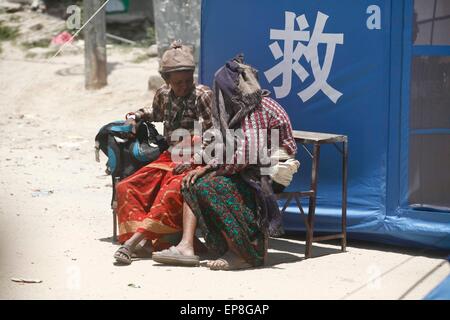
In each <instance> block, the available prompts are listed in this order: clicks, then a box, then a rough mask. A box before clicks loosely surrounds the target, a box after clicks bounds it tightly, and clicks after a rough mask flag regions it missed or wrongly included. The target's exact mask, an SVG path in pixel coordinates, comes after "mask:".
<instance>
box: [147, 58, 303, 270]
mask: <svg viewBox="0 0 450 320" xmlns="http://www.w3.org/2000/svg"><path fill="white" fill-rule="evenodd" d="M212 114H213V123H214V128H215V129H216V130H217V131H219V132H220V133H221V135H222V136H226V135H227V130H229V129H233V130H236V129H238V130H242V131H241V133H242V136H241V138H239V137H238V136H234V144H235V147H236V146H237V148H236V149H235V151H234V153H233V154H232V155H231V156H230V155H229V154H228V155H227V154H226V152H225V158H227V157H228V159H229V160H230V159H231V161H223V160H224V159H221V158H220V157H218V156H217V154H216V157H215V158H214V160H213V161H210V162H209V164H208V165H207V166H205V167H198V168H197V169H196V170H193V171H191V172H189V173H188V174H187V175H186V176H185V177H184V178H183V189H182V193H183V197H184V204H183V237H182V240H181V242H180V243H179V244H178V245H177V246H176V247H171V248H169V249H167V250H163V251H160V252H157V253H155V254H154V255H153V260H154V261H156V262H160V263H165V264H172V265H173V264H174V265H187V266H195V265H199V257H198V256H196V255H195V254H194V250H193V239H194V234H195V229H196V227H197V226H199V227H200V229H201V231H202V232H203V235H204V239H205V243H206V246H207V247H208V248H209V249H211V250H212V251H213V252H216V253H217V254H218V255H219V256H220V258H219V259H217V260H213V261H210V262H209V263H208V266H209V268H210V269H212V270H233V269H242V268H249V267H257V266H261V265H263V264H264V262H265V259H266V253H267V239H268V235H269V234H270V235H280V234H281V233H282V232H283V231H282V228H281V217H280V211H279V208H278V204H277V201H276V197H275V195H274V193H273V185H274V181H272V178H271V176H270V172H271V171H270V170H269V171H265V172H264V171H262V170H261V169H263V164H262V163H261V161H259V159H258V161H257V162H256V163H252V161H251V159H252V157H253V158H254V154H252V153H254V152H257V153H258V152H259V150H261V149H263V148H269V149H271V153H272V154H280V153H282V154H283V155H284V156H285V157H286V158H289V159H290V160H293V161H294V162H293V163H292V164H293V166H294V167H295V170H293V171H292V172H296V171H297V168H298V166H299V163H298V161H296V160H294V158H295V153H296V151H297V146H296V144H295V141H294V138H293V136H292V127H291V123H290V120H289V117H288V115H287V114H286V112H285V110H284V109H283V108H282V107H281V106H280V105H279V104H278V103H277V102H275V101H274V100H273V99H271V98H269V97H268V96H267V92H265V91H263V90H261V88H260V86H259V83H258V81H257V72H256V70H255V69H253V68H252V67H251V66H249V65H246V64H244V63H243V57H242V55H241V56H237V57H236V58H234V59H233V60H231V61H229V62H227V63H226V65H225V66H224V67H222V68H221V69H219V70H218V71H217V72H216V74H215V77H214V103H213V108H212ZM272 131H277V132H278V141H277V142H278V144H279V147H280V148H279V149H278V148H277V150H275V149H276V148H275V147H276V146H272V145H271V143H270V141H267V137H268V136H269V135H270V133H271V132H272ZM264 132H267V135H265V134H264ZM216 138H217V137H216ZM215 143H219V144H221V143H222V144H223V145H224V144H225V143H223V140H222V142H221V141H217V139H216V141H215ZM222 147H223V146H222ZM219 149H220V148H219ZM219 149H218V148H217V145H216V148H215V150H216V151H217V150H219ZM222 150H223V149H222ZM280 150H281V152H280ZM218 153H220V152H218ZM239 159H241V160H242V161H239ZM221 160H222V161H221ZM266 169H267V168H266ZM272 169H273V168H272ZM292 174H293V173H292ZM274 176H279V174H278V175H274ZM282 176H284V180H286V179H285V178H286V177H285V176H286V175H285V174H284V175H282ZM290 179H292V175H291V176H290ZM290 179H288V180H289V181H288V183H287V184H289V182H290ZM282 180H283V179H281V180H279V181H282ZM275 183H276V182H275ZM283 183H285V182H284V181H283ZM276 187H277V188H278V187H281V189H282V187H283V186H282V185H280V184H276Z"/></svg>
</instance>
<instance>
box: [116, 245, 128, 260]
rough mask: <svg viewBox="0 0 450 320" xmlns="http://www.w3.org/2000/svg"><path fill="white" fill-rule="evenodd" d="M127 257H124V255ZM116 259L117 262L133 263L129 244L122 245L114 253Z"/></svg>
mask: <svg viewBox="0 0 450 320" xmlns="http://www.w3.org/2000/svg"><path fill="white" fill-rule="evenodd" d="M122 255H123V256H125V257H123V256H122ZM114 259H116V261H117V262H120V263H123V264H131V251H130V248H129V247H128V246H125V245H124V246H120V248H119V249H117V251H116V252H115V253H114Z"/></svg>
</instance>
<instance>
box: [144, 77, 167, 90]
mask: <svg viewBox="0 0 450 320" xmlns="http://www.w3.org/2000/svg"><path fill="white" fill-rule="evenodd" d="M164 83H165V82H164V79H163V78H161V76H160V75H159V74H154V75H151V76H150V78H149V79H148V90H157V89H158V88H159V87H161V86H162V85H163V84H164Z"/></svg>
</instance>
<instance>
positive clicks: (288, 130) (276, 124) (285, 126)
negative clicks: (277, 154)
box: [263, 98, 297, 155]
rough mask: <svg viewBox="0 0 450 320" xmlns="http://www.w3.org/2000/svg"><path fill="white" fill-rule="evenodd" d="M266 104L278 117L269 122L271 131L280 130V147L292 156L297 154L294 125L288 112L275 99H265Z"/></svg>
mask: <svg viewBox="0 0 450 320" xmlns="http://www.w3.org/2000/svg"><path fill="white" fill-rule="evenodd" d="M263 103H264V104H268V105H269V106H270V108H271V109H272V110H274V111H275V113H276V116H275V117H272V118H271V119H270V121H269V126H268V127H269V128H270V129H278V132H279V134H280V137H279V138H280V146H283V147H284V148H285V149H286V151H287V152H288V153H289V154H290V155H294V154H296V153H297V144H296V142H295V139H294V136H293V133H292V125H291V120H290V119H289V116H288V115H287V113H286V111H285V110H284V109H283V108H282V107H281V106H280V105H279V104H278V103H277V102H276V101H275V100H273V99H270V98H264V99H263Z"/></svg>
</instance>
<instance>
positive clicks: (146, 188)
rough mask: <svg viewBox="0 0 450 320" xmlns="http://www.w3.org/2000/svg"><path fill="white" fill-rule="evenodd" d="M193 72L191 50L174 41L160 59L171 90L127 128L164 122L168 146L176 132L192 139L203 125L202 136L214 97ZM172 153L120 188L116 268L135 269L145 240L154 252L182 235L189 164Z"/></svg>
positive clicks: (134, 114)
mask: <svg viewBox="0 0 450 320" xmlns="http://www.w3.org/2000/svg"><path fill="white" fill-rule="evenodd" d="M194 70H195V62H194V57H193V55H192V52H191V50H190V49H189V48H188V47H186V46H183V45H182V44H181V42H180V41H175V42H174V43H173V44H172V45H171V47H170V48H169V49H168V50H167V51H166V52H165V53H164V54H163V56H162V58H161V63H160V73H161V76H162V77H163V78H164V80H165V81H166V84H165V85H163V86H162V87H161V88H159V89H158V90H157V91H156V93H155V97H154V99H153V105H152V107H151V108H143V109H140V110H138V111H136V112H132V113H129V114H127V123H128V124H130V125H132V126H134V127H135V126H136V121H138V120H141V119H143V120H147V121H156V122H164V135H165V137H166V139H167V141H168V142H169V143H170V142H171V135H172V133H173V132H174V131H175V130H177V129H186V130H188V131H189V132H191V133H192V132H193V130H194V123H195V122H198V121H199V120H200V119H202V126H203V130H207V129H208V128H210V127H211V125H212V122H211V101H212V94H213V93H212V91H211V90H210V89H209V88H208V87H206V86H203V85H195V84H194V76H193V75H194ZM175 143H176V142H175ZM172 148H173V145H172V146H171V147H170V148H169V151H165V152H164V153H162V154H161V156H160V157H159V158H158V159H157V160H155V161H153V162H152V163H150V164H148V165H147V166H145V167H143V168H142V169H140V170H139V171H137V172H136V173H134V174H133V175H131V176H129V177H127V178H125V179H124V180H122V181H121V182H120V183H119V184H118V185H117V189H116V190H117V204H118V220H119V242H120V243H122V244H123V245H122V246H121V247H120V248H119V249H118V250H117V251H116V253H115V254H114V258H115V260H116V261H117V262H120V263H123V264H130V263H131V258H132V254H133V253H134V252H135V251H136V250H137V248H138V247H139V243H142V242H145V240H148V241H147V243H150V248H149V249H150V250H151V249H152V248H151V241H157V240H160V239H161V238H163V237H166V238H167V237H169V238H170V236H171V235H175V234H179V233H180V232H181V229H182V215H183V211H182V204H183V199H182V195H181V181H182V178H183V176H184V175H185V174H186V170H187V169H188V168H189V167H190V164H183V163H180V164H177V163H174V161H172V154H171V152H170V151H171V150H172ZM140 247H142V245H140Z"/></svg>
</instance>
